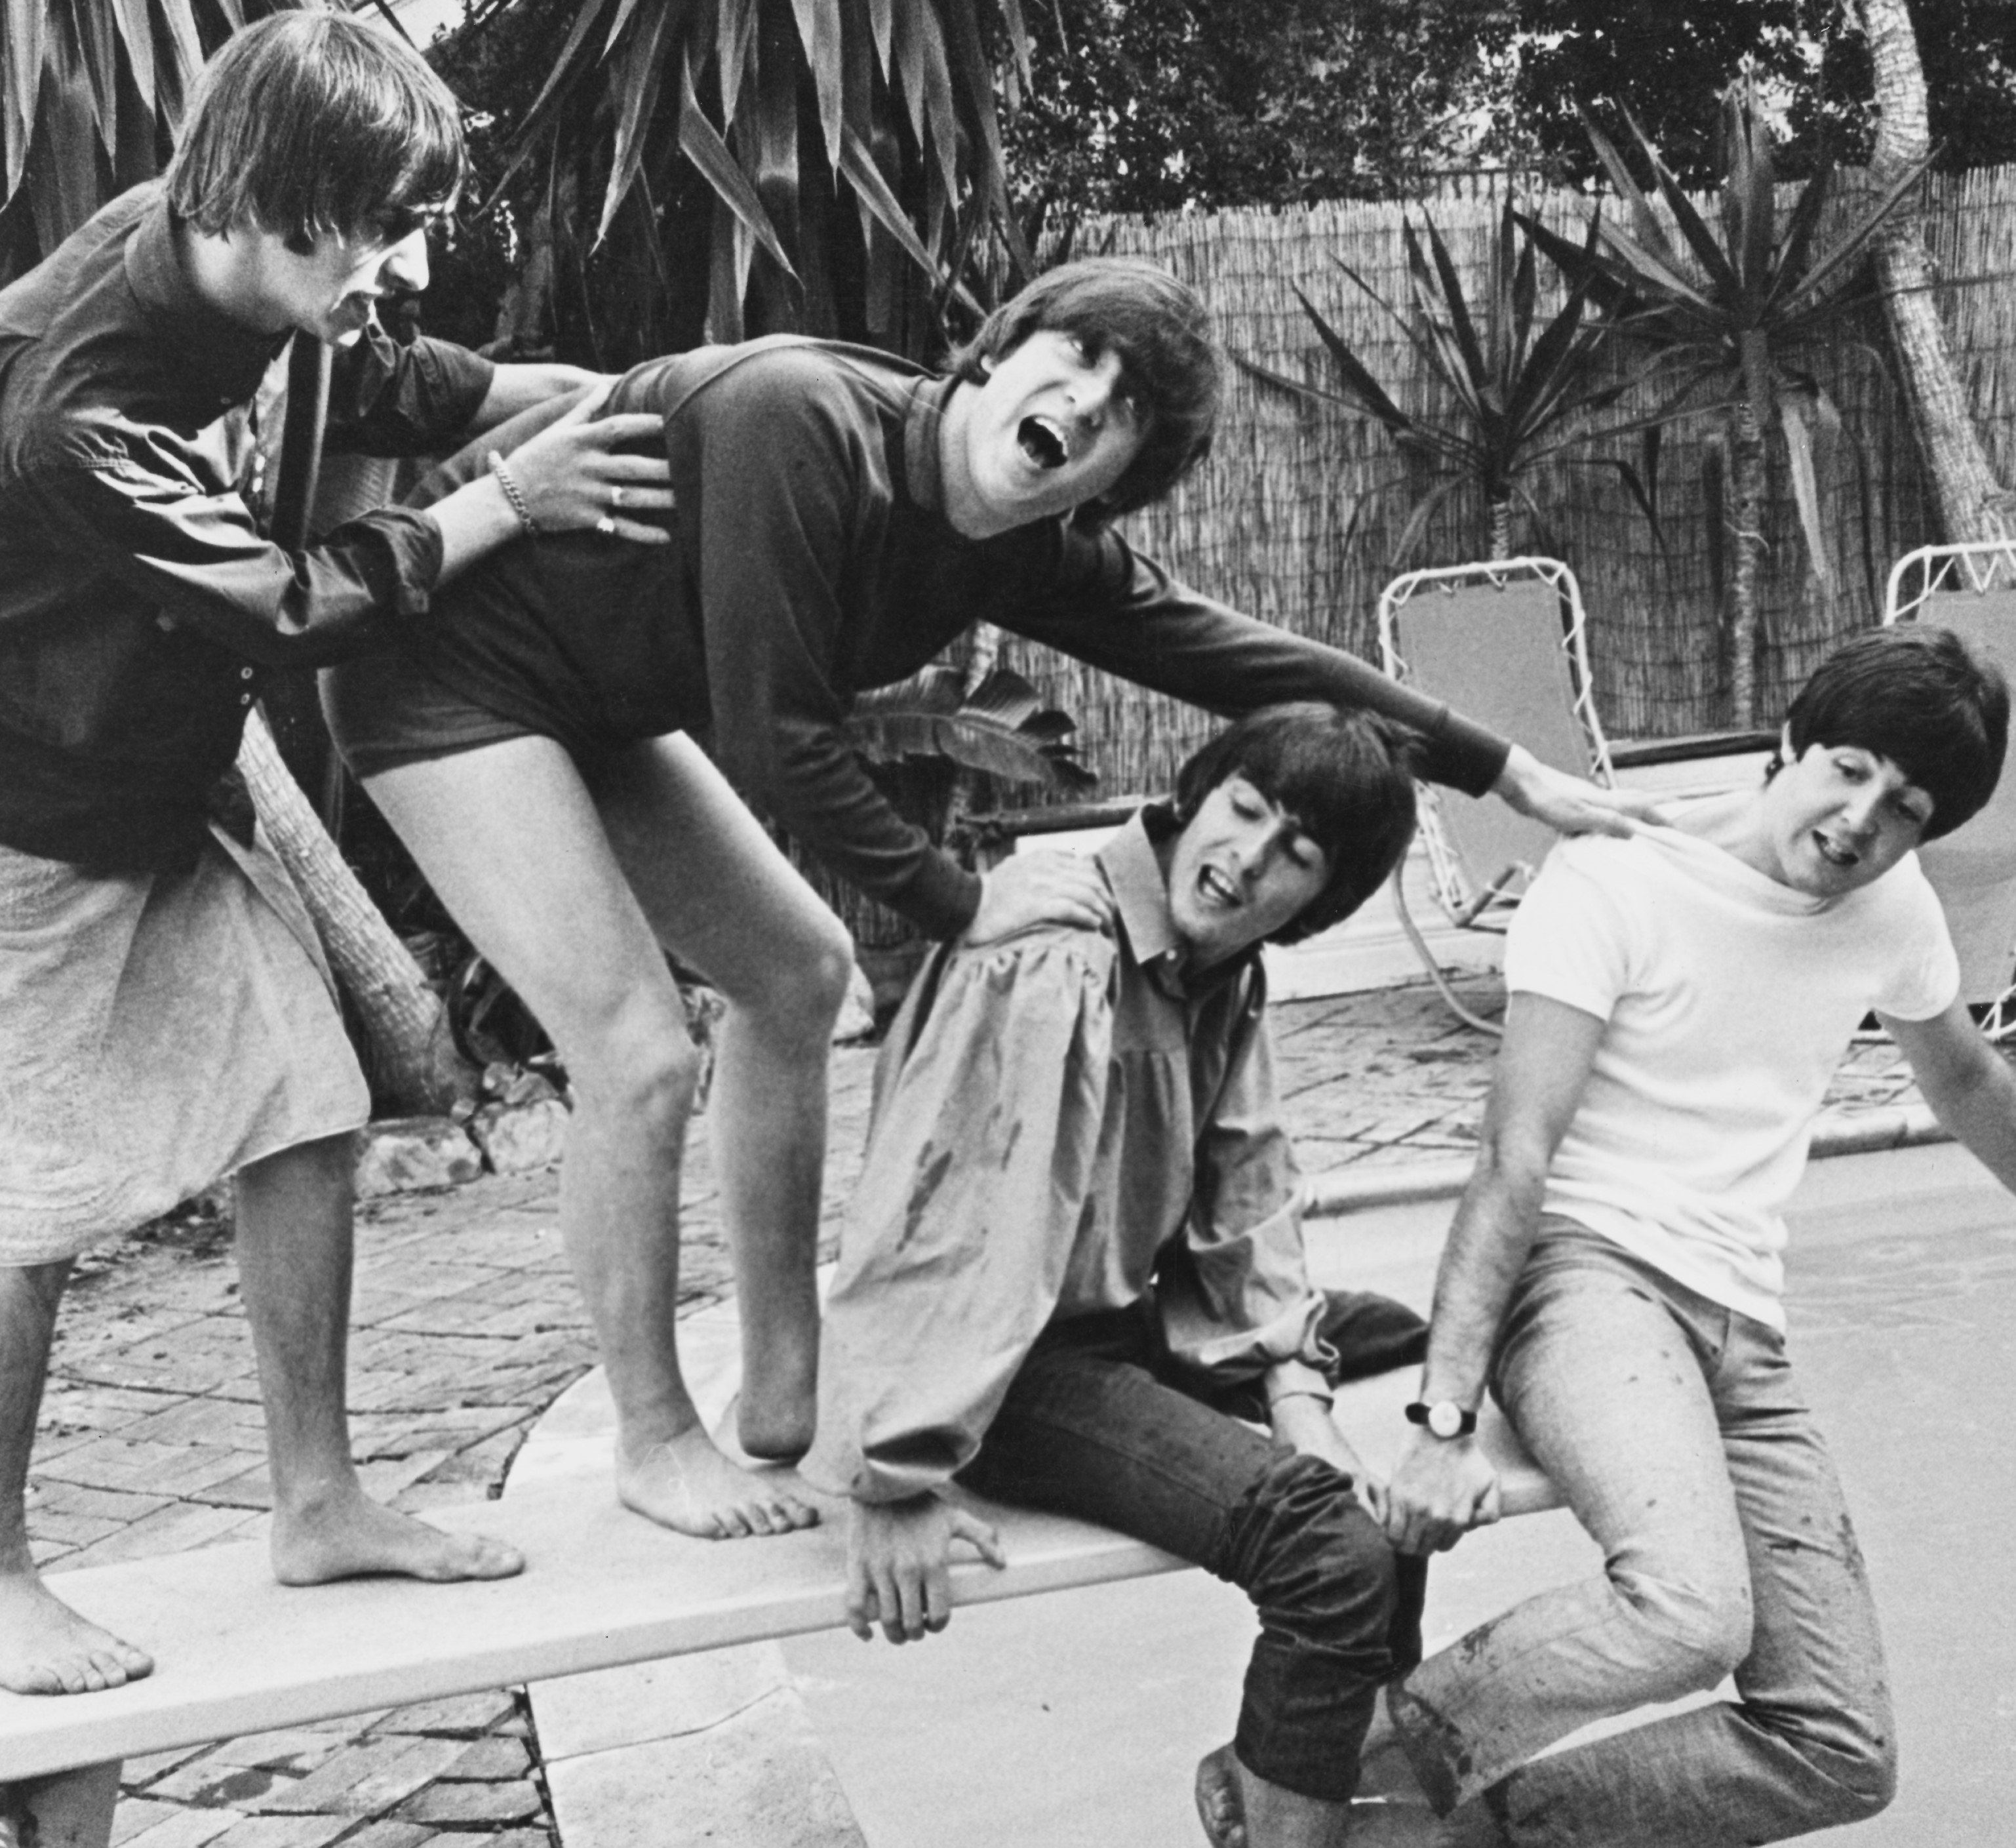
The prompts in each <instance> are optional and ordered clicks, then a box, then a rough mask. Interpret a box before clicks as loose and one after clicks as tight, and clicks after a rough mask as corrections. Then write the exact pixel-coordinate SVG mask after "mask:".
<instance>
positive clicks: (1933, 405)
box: [1863, 0, 2016, 544]
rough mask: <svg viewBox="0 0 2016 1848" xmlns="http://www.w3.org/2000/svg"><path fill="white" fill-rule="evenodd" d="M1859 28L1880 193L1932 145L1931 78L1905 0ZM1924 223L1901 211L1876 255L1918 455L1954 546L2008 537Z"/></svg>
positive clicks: (1890, 1) (1879, 3)
mask: <svg viewBox="0 0 2016 1848" xmlns="http://www.w3.org/2000/svg"><path fill="white" fill-rule="evenodd" d="M1863 27H1864V28H1865V30H1866V31H1867V34H1868V36H1869V53H1870V62H1871V63H1872V65H1873V66H1874V76H1875V88H1876V106H1877V112H1878V117H1879V120H1878V122H1877V131H1876V147H1875V151H1874V155H1873V156H1872V157H1871V159H1870V178H1871V179H1872V180H1873V181H1874V182H1875V184H1876V185H1877V186H1879V187H1881V186H1888V185H1890V184H1891V183H1892V182H1893V181H1894V180H1895V178H1896V176H1897V175H1899V174H1901V173H1903V171H1905V169H1906V168H1908V167H1910V165H1911V164H1913V162H1915V161H1918V160H1923V159H1924V157H1925V154H1926V153H1927V151H1928V149H1929V148H1930V146H1931V132H1930V130H1929V128H1928V124H1927V117H1926V103H1925V73H1924V66H1923V65H1922V64H1921V63H1920V62H1919V59H1918V41H1917V38H1916V36H1915V35H1914V34H1913V31H1912V30H1911V16H1910V13H1909V12H1908V11H1907V10H1906V5H1905V0H1863ZM1923 221H1924V214H1923V213H1922V212H1921V211H1915V210H1910V211H1900V212H1899V214H1897V216H1896V217H1895V218H1892V221H1891V223H1890V227H1889V229H1888V230H1887V231H1885V232H1884V234H1883V236H1882V240H1881V244H1880V245H1879V247H1878V250H1877V273H1878V275H1879V276H1880V277H1881V281H1882V285H1883V306H1884V312H1885V314H1886V315H1888V319H1889V323H1890V336H1891V339H1892V342H1893V343H1894V344H1895V347H1896V349H1897V360H1898V366H1899V369H1900V370H1901V371H1902V373H1903V379H1904V392H1905V396H1906V399H1907V400H1908V402H1909V403H1910V408H1911V421H1912V425H1913V429H1914V430H1915V431H1916V433H1917V438H1918V448H1919V452H1920V454H1921V456H1923V458H1924V463H1925V467H1926V469H1927V470H1928V473H1929V474H1931V480H1932V496H1933V502H1934V504H1935V506H1936V507H1937V508H1938V510H1939V524H1940V526H1941V528H1942V530H1943V531H1944V533H1945V535H1946V539H1948V540H1949V541H1950V542H1953V543H1956V544H1957V543H1959V542H1963V541H1965V540H1968V539H2003V538H2006V537H2007V536H2008V535H2010V534H2011V532H2012V531H2016V499H2012V497H2011V495H2010V494H2009V493H2008V492H2007V491H2006V490H2005V489H2004V488H2003V486H2002V485H2001V484H2000V482H1999V481H1996V478H1995V470H1994V469H1993V467H1992V466H1991V465H1990V464H1989V459H1988V455H1987V452H1986V451H1985V449H1984V448H1982V444H1981V439H1980V438H1979V436H1978V434H1976V433H1975V427H1974V420H1973V418H1972V416H1971V415H1970V414H1969V412H1968V409H1967V397H1966V394H1965V393H1964V391H1962V390H1961V389H1960V380H1959V377H1958V376H1957V374H1956V373H1955V372H1954V370H1953V358H1952V355H1951V354H1950V352H1949V351H1948V349H1947V346H1946V330H1945V328H1944V327H1943V326H1942V325H1941V324H1940V321H1939V308H1938V304H1936V303H1935V301H1934V300H1933V298H1932V294H1931V283H1932V265H1931V258H1930V257H1929V255H1928V254H1927V252H1926V250H1925V237H1924V222H1923Z"/></svg>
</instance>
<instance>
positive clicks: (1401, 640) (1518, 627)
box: [1379, 558, 1615, 1033]
mask: <svg viewBox="0 0 2016 1848" xmlns="http://www.w3.org/2000/svg"><path fill="white" fill-rule="evenodd" d="M1585 629H1586V618H1585V616H1584V614H1583V611H1582V592H1581V589H1580V588H1579V586H1578V585H1577V584H1576V582H1575V573H1574V572H1573V571H1570V570H1569V569H1568V567H1567V566H1566V565H1564V564H1562V563H1561V561H1560V560H1557V559H1552V558H1507V559H1498V560H1493V561H1492V562H1491V563H1489V564H1462V565H1449V566H1445V567H1440V568H1438V569H1435V570H1430V571H1409V572H1407V573H1406V574H1405V575H1403V576H1401V577H1398V578H1395V579H1394V580H1393V582H1391V583H1390V584H1389V585H1387V586H1386V589H1385V590H1384V593H1382V594H1381V596H1380V599H1379V648H1380V653H1381V657H1383V660H1384V665H1385V669H1386V672H1388V673H1389V674H1391V675H1393V676H1394V678H1395V679H1399V680H1405V681H1407V682H1409V683H1411V684H1413V685H1414V686H1418V687H1419V688H1420V690H1422V691H1423V692H1424V693H1432V694H1433V695H1434V696H1435V697H1436V698H1437V699H1439V700H1443V701H1447V702H1448V704H1449V705H1451V706H1453V707H1454V708H1456V710H1457V711H1460V712H1463V713H1465V714H1467V715H1468V716H1470V717H1471V718H1472V719H1478V720H1479V721H1481V722H1482V723H1484V724H1485V725H1488V726H1490V727H1491V728H1492V729H1493V730H1494V731H1496V732H1497V733H1499V734H1500V735H1501V736H1503V737H1508V738H1516V739H1517V740H1518V741H1519V742H1520V743H1521V744H1523V745H1524V746H1525V747H1526V748H1527V749H1528V751H1531V752H1532V754H1533V755H1534V756H1535V757H1536V758H1539V760H1540V761H1541V762H1543V763H1544V764H1548V765H1552V766H1553V768H1554V769H1558V770H1565V771H1567V772H1568V773H1569V774H1570V775H1571V776H1586V777H1593V779H1594V780H1596V781H1597V782H1599V783H1602V784H1609V783H1611V782H1612V781H1614V780H1615V777H1614V774H1613V772H1612V769H1611V751H1610V744H1609V741H1608V740H1607V739H1606V738H1605V737H1604V735H1603V726H1602V723H1601V722H1600V719H1598V718H1597V711H1596V702H1595V700H1594V697H1593V694H1592V692H1591V689H1590V683H1589V650H1588V647H1587V645H1586V641H1585V639H1584V632H1585ZM1420 816H1421V823H1420V826H1421V836H1422V840H1423V842H1424V845H1425V846H1426V847H1427V856H1428V866H1429V874H1430V877H1431V882H1432V884H1433V887H1434V890H1435V898H1436V900H1437V902H1438V903H1439V905H1440V906H1441V907H1442V910H1443V912H1444V913H1445V914H1446V915H1447V917H1449V920H1450V922H1451V923H1453V924H1457V925H1459V926H1461V927H1463V928H1470V929H1475V930H1496V931H1503V929H1504V928H1506V926H1507V923H1508V922H1509V921H1510V915H1511V912H1512V910H1513V908H1514V906H1516V905H1517V902H1518V900H1519V897H1520V895H1521V893H1523V892H1525V888H1526V887H1527V885H1528V883H1529V882H1530V881H1532V877H1533V875H1534V874H1535V872H1536V871H1538V870H1539V864H1540V862H1541V861H1542V860H1543V859H1545V858H1546V852H1547V849H1548V848H1550V847H1551V846H1552V845H1553V841H1554V837H1553V833H1552V832H1551V831H1550V830H1549V829H1547V828H1545V827H1542V826H1541V825H1540V824H1539V823H1538V822H1534V821H1529V820H1527V819H1526V818H1525V816H1522V815H1518V814H1515V813H1514V812H1513V811H1512V810H1511V809H1509V808H1507V806H1506V805H1505V804H1504V803H1503V802H1498V801H1496V800H1495V799H1489V798H1487V799H1484V800H1479V799H1478V798H1475V797H1472V796H1465V795H1460V794H1456V793H1455V792H1454V791H1449V790H1441V789H1435V788H1431V787H1426V786H1424V787H1423V789H1422V791H1421V805H1420ZM1405 870H1406V869H1405V868H1404V867H1402V870H1401V873H1399V874H1395V876H1394V880H1393V902H1394V906H1395V910H1397V911H1398V913H1399V917H1400V922H1401V925H1402V928H1403V929H1404V930H1405V931H1406V933H1407V935H1408V938H1409V940H1410V941H1411V942H1413V946H1414V949H1415V951H1416V953H1417V954H1418V955H1419V956H1420V959H1421V962H1422V964H1423V966H1424V967H1425V968H1426V969H1427V971H1428V974H1429V975H1430V977H1431V978H1432V979H1433V981H1434V982H1435V986H1436V988H1437V989H1438V990H1439V991H1440V992H1441V993H1442V999H1443V1000H1445V1002H1447V1003H1448V1004H1449V1007H1451V1008H1452V1009H1453V1010H1454V1011H1455V1012H1456V1014H1457V1015H1458V1016H1459V1017H1460V1018H1462V1019H1463V1020H1464V1021H1467V1022H1468V1023H1469V1024H1470V1025H1472V1026H1474V1027H1477V1028H1481V1030H1482V1031H1484V1032H1489V1033H1496V1032H1498V1031H1499V1028H1497V1026H1496V1025H1495V1024H1493V1023H1492V1022H1491V1021H1487V1020H1485V1019H1483V1018H1481V1017H1480V1016H1478V1015H1477V1014H1474V1013H1472V1012H1471V1010H1469V1009H1468V1008H1467V1007H1464V1006H1463V1003H1462V1002H1460V1000H1458V999H1457V998H1456V995H1455V994H1454V993H1453V991H1452V990H1451V989H1449V985H1448V984H1447V982H1445V980H1444V979H1443V977H1442V971H1441V969H1440V967H1438V964H1437V962H1436V960H1435V956H1434V954H1433V953H1432V952H1431V950H1430V949H1429V948H1428V946H1427V942H1426V941H1425V940H1424V938H1423V937H1422V935H1421V934H1420V928H1419V927H1418V926H1417V924H1415V922H1414V920H1413V915H1412V913H1410V912H1409V910H1408V907H1407V903H1406V896H1405V894H1404V892H1402V886H1401V877H1402V874H1404V872H1405Z"/></svg>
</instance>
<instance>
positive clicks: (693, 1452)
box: [616, 1425, 819, 1540]
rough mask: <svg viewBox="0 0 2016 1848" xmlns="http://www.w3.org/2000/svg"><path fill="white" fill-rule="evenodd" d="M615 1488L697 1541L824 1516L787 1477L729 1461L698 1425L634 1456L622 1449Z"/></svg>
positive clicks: (783, 1529) (787, 1527)
mask: <svg viewBox="0 0 2016 1848" xmlns="http://www.w3.org/2000/svg"><path fill="white" fill-rule="evenodd" d="M616 1493H617V1495H618V1496H619V1497H621V1500H622V1502H623V1505H624V1506H625V1508H631V1509H633V1510H635V1511H636V1512H637V1513H638V1514H640V1515H643V1516H644V1518H646V1520H650V1521H656V1522H657V1523H658V1524H659V1525H660V1526H661V1527H670V1528H671V1529H674V1530H675V1532H678V1533H689V1534H692V1535H693V1536H695V1537H696V1538H697V1539H700V1540H747V1539H749V1538H751V1536H755V1535H758V1534H768V1533H790V1532H791V1531H792V1529H794V1528H798V1527H810V1526H814V1525H815V1524H816V1523H817V1522H818V1520H819V1510H818V1509H817V1508H812V1507H808V1505H807V1504H805V1503H804V1502H802V1501H801V1500H799V1499H798V1498H797V1497H796V1496H795V1495H794V1494H793V1493H791V1492H790V1490H788V1489H787V1488H785V1487H784V1486H783V1484H782V1483H780V1482H766V1481H765V1479H764V1478H763V1477H762V1476H761V1475H758V1474H756V1473H754V1472H751V1471H749V1470H746V1469H741V1468H737V1467H736V1465H735V1464H733V1463H731V1462H730V1461H729V1460H728V1459H727V1458H726V1457H724V1456H723V1455H722V1454H721V1452H720V1451H719V1450H716V1449H715V1446H714V1440H713V1439H711V1438H710V1437H709V1436H707V1432H706V1431H705V1430H704V1428H701V1427H700V1425H694V1426H693V1428H691V1429H690V1430H687V1431H682V1432H680V1434H679V1436H677V1437H673V1438H668V1439H665V1440H664V1442H662V1443H655V1444H653V1445H652V1446H650V1449H649V1450H646V1451H645V1452H644V1454H643V1456H641V1457H638V1458H636V1459H635V1461H632V1459H631V1458H629V1457H626V1456H625V1455H624V1454H622V1451H621V1449H620V1447H619V1449H618V1450H617V1459H616Z"/></svg>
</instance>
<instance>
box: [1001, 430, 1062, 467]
mask: <svg viewBox="0 0 2016 1848" xmlns="http://www.w3.org/2000/svg"><path fill="white" fill-rule="evenodd" d="M1015 440H1016V441H1017V442H1018V443H1020V444H1021V445H1022V453H1023V454H1024V456H1028V459H1030V460H1031V462H1033V463H1035V465H1036V467H1039V468H1041V469H1053V468H1062V467H1064V464H1065V463H1067V462H1068V461H1070V460H1071V445H1070V444H1069V443H1067V441H1065V440H1064V430H1063V429H1062V428H1061V427H1060V426H1059V425H1057V424H1056V423H1053V422H1051V420H1049V418H1048V417H1024V419H1023V420H1022V421H1021V425H1020V426H1019V427H1017V430H1016V432H1015Z"/></svg>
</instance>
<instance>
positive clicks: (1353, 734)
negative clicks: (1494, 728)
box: [1173, 701, 1421, 943]
mask: <svg viewBox="0 0 2016 1848" xmlns="http://www.w3.org/2000/svg"><path fill="white" fill-rule="evenodd" d="M1420 753H1421V742H1420V739H1419V738H1418V737H1416V735H1415V734H1414V733H1412V732H1410V731H1409V730H1407V729H1406V728H1405V727H1404V726H1398V725H1395V724H1394V723H1393V722H1391V721H1390V720H1388V719H1381V718H1380V717H1379V716H1378V715H1377V714H1376V713H1371V712H1365V711H1357V710H1355V709H1347V708H1341V707H1337V706H1330V705H1325V704H1323V703H1322V702H1321V701H1298V702H1296V703H1295V704H1291V705H1280V706H1263V707H1262V708H1261V709H1260V710H1259V711H1257V712H1249V713H1248V714H1247V715H1246V716H1245V717H1244V719H1240V720H1239V721H1238V722H1237V723H1235V724H1233V725H1232V726H1229V727H1228V728H1227V729H1226V730H1224V731H1222V732H1221V733H1219V735H1218V736H1217V737H1215V738H1214V739H1212V740H1211V742H1210V743H1209V744H1207V745H1205V746H1204V748H1203V749H1202V750H1201V751H1197V752H1196V753H1195V754H1194V755H1192V756H1191V757H1190V759H1189V760H1188V761H1187V762H1186V763H1185V764H1184V765H1183V768H1182V769H1180V770H1179V771H1178V772H1177V773H1176V792H1175V802H1174V805H1173V811H1174V820H1175V823H1177V824H1178V825H1179V826H1180V827H1187V826H1188V825H1189V823H1190V820H1191V819H1192V818H1193V816H1195V815H1196V813H1197V810H1198V809H1199V807H1200V806H1201V805H1202V804H1203V802H1204V798H1205V797H1206V796H1208V795H1209V794H1211V791H1213V790H1214V789H1215V788H1217V787H1218V786H1219V784H1221V783H1223V782H1224V781H1225V780H1226V779H1227V778H1228V777H1232V776H1240V777H1243V778H1244V780H1246V781H1247V782H1248V783H1250V784H1252V785H1253V787H1255V789H1257V790H1258V791H1259V792H1260V793H1261V794H1262V795H1263V796H1265V797H1266V798H1267V799H1268V800H1269V802H1273V803H1274V804H1275V805H1276V806H1278V807H1279V808H1280V809H1283V810H1285V811H1286V812H1287V813H1288V814H1290V815H1292V816H1294V818H1295V820H1296V822H1297V823H1298V825H1299V826H1300V827H1301V830H1302V831H1303V832H1304V833H1305V834H1307V835H1308V836H1309V838H1310V839H1311V840H1312V841H1315V842H1316V845H1318V846H1319V847H1320V848H1322V849H1323V853H1324V856H1325V857H1326V858H1327V859H1328V860H1329V862H1330V877H1329V878H1328V879H1327V881H1325V883H1324V885H1323V890H1322V891H1321V892H1319V893H1318V894H1317V895H1316V897H1315V898H1313V899H1311V900H1310V901H1309V903H1308V904H1307V905H1306V906H1304V907H1303V908H1302V910H1301V912H1300V913H1298V914H1297V915H1296V916H1295V917H1292V918H1291V919H1290V920H1288V922H1287V924H1283V926H1282V927H1281V928H1280V929H1279V930H1277V931H1275V932H1274V933H1273V936H1272V937H1271V938H1269V941H1270V942H1276V943H1295V942H1300V941H1301V939H1302V938H1305V937H1310V936H1313V935H1315V934H1316V932H1317V931H1323V930H1327V929H1328V928H1330V926H1331V925H1332V924H1339V923H1341V922H1342V921H1343V920H1345V918H1347V917H1350V915H1351V914H1352V913H1353V912H1354V911H1355V910H1357V909H1358V908H1359V906H1361V905H1362V904H1363V903H1364V902H1365V901H1366V899H1369V898H1370V897H1371V895H1373V893H1374V892H1377V890H1378V889H1379V888H1380V886H1381V884H1383V883H1384V881H1385V880H1386V879H1387V878H1388V877H1389V876H1390V875H1391V873H1392V871H1393V869H1394V868H1395V866H1398V865H1399V863H1400V860H1401V856H1402V855H1404V854H1405V853H1406V851H1407V843H1408V842H1409V841H1411V840H1412V839H1413V835H1414V769H1415V767H1416V765H1417V762H1418V761H1419V759H1420Z"/></svg>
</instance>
